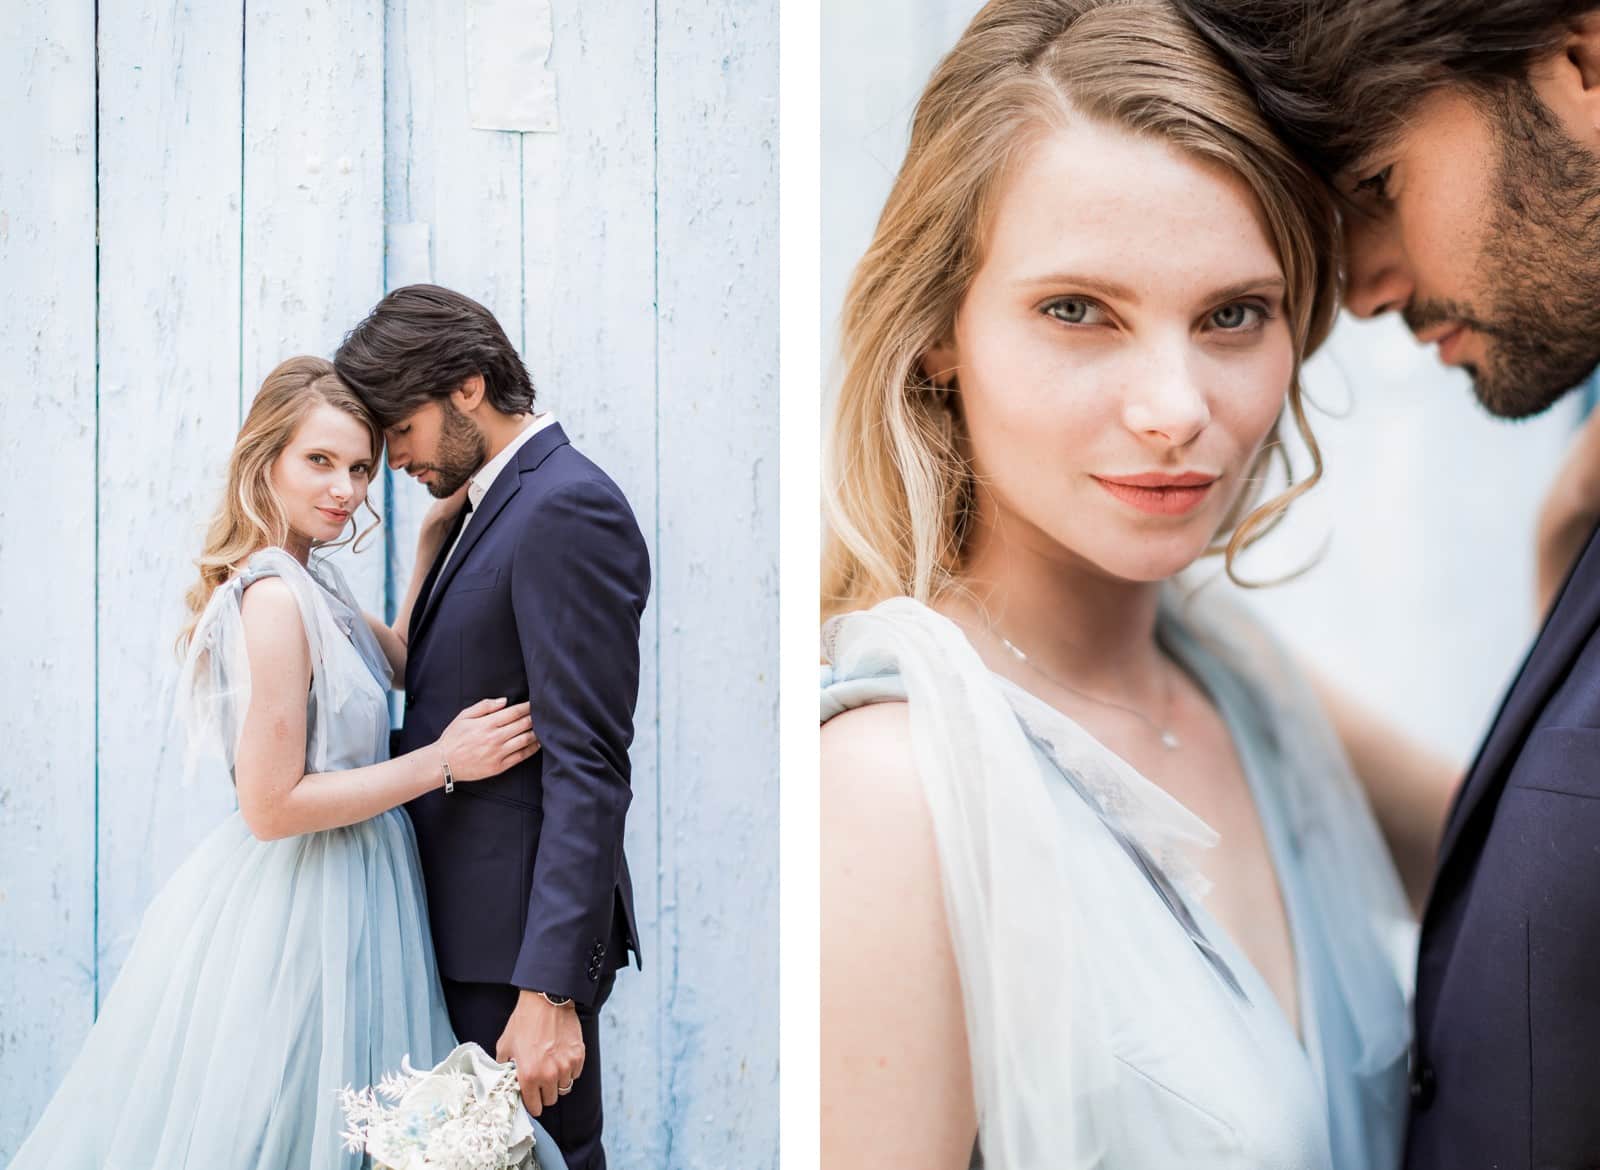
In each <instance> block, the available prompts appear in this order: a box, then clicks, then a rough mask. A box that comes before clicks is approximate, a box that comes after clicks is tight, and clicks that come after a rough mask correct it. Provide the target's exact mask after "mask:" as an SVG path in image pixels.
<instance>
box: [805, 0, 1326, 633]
mask: <svg viewBox="0 0 1600 1170" xmlns="http://www.w3.org/2000/svg"><path fill="white" fill-rule="evenodd" d="M1074 117H1088V118H1094V119H1096V120H1097V121H1100V122H1103V123H1106V124H1109V125H1112V126H1119V127H1123V128H1125V129H1127V130H1130V131H1132V132H1134V133H1138V134H1145V135H1149V136H1151V137H1154V138H1158V139H1160V140H1162V141H1164V142H1168V143H1171V144H1172V145H1173V146H1175V147H1177V148H1179V149H1180V150H1183V151H1185V152H1187V153H1189V154H1190V155H1192V156H1194V157H1197V158H1200V159H1204V160H1208V161H1210V162H1213V163H1217V164H1220V165H1221V166H1223V167H1225V168H1226V169H1227V170H1229V171H1231V172H1232V173H1234V174H1236V175H1238V176H1239V177H1240V178H1241V179H1243V180H1244V182H1245V183H1246V184H1247V185H1248V186H1249V188H1250V190H1251V191H1252V192H1253V193H1254V194H1255V196H1256V198H1257V200H1258V201H1259V202H1260V204H1261V209H1262V212H1263V213H1264V217H1265V220H1266V225H1267V230H1268V235H1269V237H1270V239H1271V241H1272V244H1273V246H1274V248H1275V250H1276V252H1277V254H1278V259H1279V262H1280V263H1281V264H1282V266H1283V272H1284V278H1285V281H1286V284H1287V290H1286V296H1285V311H1286V316H1287V317H1288V320H1289V323H1290V327H1291V330H1292V333H1293V338H1294V347H1295V365H1294V373H1293V376H1292V378H1291V381H1290V385H1289V388H1288V403H1287V405H1288V411H1289V413H1290V414H1291V415H1292V416H1293V418H1294V422H1295V425H1296V427H1297V428H1298V429H1299V432H1300V435H1301V436H1302V438H1303V440H1304V442H1305V444H1306V446H1307V447H1308V448H1309V450H1310V454H1311V460H1312V468H1311V472H1310V474H1309V475H1308V476H1307V477H1306V478H1305V479H1304V480H1302V481H1300V482H1299V483H1295V482H1294V478H1293V473H1292V469H1290V468H1289V466H1288V458H1287V455H1286V454H1285V453H1284V449H1283V445H1282V443H1281V440H1280V439H1279V437H1278V435H1277V434H1275V435H1274V440H1273V441H1271V442H1268V443H1267V444H1265V445H1264V446H1263V448H1262V451H1261V454H1260V455H1259V456H1258V457H1257V460H1256V464H1255V466H1254V467H1252V468H1251V469H1250V472H1249V476H1250V478H1251V480H1252V481H1254V482H1256V483H1257V484H1258V485H1259V483H1260V481H1261V479H1262V478H1264V476H1265V473H1266V471H1267V467H1268V464H1269V462H1270V460H1271V459H1272V458H1273V455H1274V452H1276V453H1277V455H1278V456H1279V457H1280V458H1281V459H1282V461H1283V465H1284V469H1285V473H1286V474H1287V475H1288V477H1289V480H1290V483H1289V487H1288V488H1287V490H1285V491H1284V492H1283V493H1281V494H1280V495H1278V496H1276V497H1275V498H1274V499H1272V500H1270V501H1268V502H1267V503H1265V504H1263V505H1261V506H1260V507H1254V505H1255V503H1256V499H1257V497H1258V496H1259V486H1258V487H1256V488H1255V489H1252V490H1250V491H1248V492H1247V493H1246V494H1245V495H1244V496H1243V497H1241V499H1240V501H1239V503H1238V504H1237V505H1236V506H1235V507H1234V509H1233V511H1232V512H1231V514H1230V515H1229V516H1228V517H1227V519H1226V521H1225V522H1224V528H1223V531H1224V532H1225V533H1231V535H1228V536H1227V537H1226V539H1225V540H1221V541H1220V542H1219V543H1218V544H1217V545H1216V546H1214V547H1213V549H1212V550H1211V551H1213V552H1219V551H1220V552H1225V553H1226V558H1227V568H1228V573H1229V575H1230V576H1234V569H1233V563H1234V558H1235V557H1237V556H1238V554H1239V553H1240V552H1242V551H1243V550H1244V549H1245V548H1246V547H1248V546H1249V545H1250V544H1251V543H1253V542H1254V541H1255V540H1257V539H1259V538H1260V537H1261V536H1263V535H1265V533H1266V532H1267V531H1268V530H1270V529H1271V528H1272V527H1273V525H1274V524H1276V523H1277V521H1278V520H1279V519H1281V518H1282V516H1283V515H1284V513H1285V511H1286V510H1287V509H1288V507H1289V505H1290V504H1291V503H1292V502H1293V501H1294V500H1295V499H1296V498H1297V497H1298V496H1300V495H1301V494H1302V493H1304V492H1305V491H1307V490H1308V489H1309V488H1310V487H1311V486H1312V485H1313V484H1314V483H1316V481H1317V479H1318V478H1319V477H1320V476H1321V474H1322V457H1321V453H1320V451H1319V450H1318V448H1317V444H1316V440H1315V439H1314V438H1313V436H1312V434H1311V429H1310V426H1309V424H1308V422H1307V420H1306V415H1305V407H1304V403H1303V401H1302V394H1301V390H1300V365H1301V362H1302V361H1303V360H1304V359H1305V357H1306V356H1308V355H1309V354H1310V353H1311V352H1312V351H1313V350H1314V349H1315V348H1316V347H1317V346H1318V345H1320V344H1321V343H1322V341H1323V340H1324V339H1325V338H1326V337H1327V334H1328V331H1329V329H1330V328H1331V327H1332V324H1333V317H1334V314H1335V311H1336V308H1337V294H1338V263H1339V258H1340V251H1339V231H1338V221H1337V216H1336V213H1335V210H1334V206H1333V203H1332V200H1331V198H1330V197H1329V195H1328V194H1327V192H1326V191H1325V189H1324V188H1323V187H1322V185H1321V184H1320V183H1319V182H1318V181H1317V180H1316V179H1315V178H1314V177H1313V176H1312V175H1311V173H1310V172H1309V171H1307V170H1306V169H1305V168H1304V167H1303V166H1302V165H1301V164H1300V163H1299V162H1298V161H1297V160H1296V159H1295V157H1294V156H1293V155H1292V154H1291V153H1290V152H1289V150H1288V148H1287V147H1285V146H1284V145H1283V144H1281V143H1280V142H1279V140H1278V139H1277V138H1276V137H1275V136H1274V135H1273V133H1272V131H1271V129H1270V128H1269V127H1268V125H1267V123H1266V121H1265V120H1264V119H1263V118H1262V116H1261V114H1260V112H1259V110H1258V109H1257V108H1256V106H1255V104H1254V102H1253V101H1252V100H1251V98H1250V96H1249V94H1248V93H1247V92H1246V90H1245V89H1244V87H1243V85H1242V84H1241V83H1240V82H1239V80H1238V79H1237V78H1235V77H1234V75H1233V74H1232V73H1230V72H1229V71H1228V69H1227V67H1226V66H1225V65H1224V64H1223V63H1222V62H1221V60H1219V59H1218V57H1217V55H1216V54H1215V52H1214V51H1213V50H1212V49H1211V48H1210V46H1209V45H1207V43H1206V42H1205V41H1204V40H1202V39H1201V38H1200V37H1199V35H1198V34H1196V33H1195V32H1194V31H1193V29H1191V28H1190V26H1189V25H1188V24H1187V23H1185V22H1184V20H1183V18H1182V17H1181V16H1180V15H1179V14H1178V13H1177V12H1176V11H1174V9H1173V8H1172V7H1171V6H1170V5H1169V4H1168V3H1166V2H1165V0H993V2H991V3H989V4H987V5H985V6H984V8H983V10H982V11H981V12H979V13H978V15H977V17H976V18H974V20H973V21H972V23H971V24H970V25H969V26H968V27H967V30H966V32H965V33H963V34H962V36H961V39H960V40H959V41H958V42H957V43H956V46H955V48H953V49H952V50H951V51H950V53H949V54H948V55H947V56H946V57H945V58H944V60H943V61H941V62H940V64H939V67H938V68H937V69H936V70H935V71H934V74H933V77H932V79H931V80H930V81H929V82H928V86H927V88H926V89H925V90H924V91H923V94H922V98H921V100H920V101H919V102H918V104H917V110H916V116H915V119H914V121H913V123H912V130H911V144H910V147H909V148H908V150H907V151H906V158H905V162H904V163H903V164H902V165H901V168H900V173H899V176H898V178H897V179H896V180H895V184H894V188H893V190H892V191H891V192H890V195H889V200H888V203H887V204H886V205H885V206H884V209H883V214H882V216H881V217H880V218H879V220H878V226H877V230H876V232H875V233H874V235H873V239H872V244H871V246H870V247H869V248H868V249H867V252H866V255H865V256H863V257H862V259H861V262H860V263H859V264H858V265H857V267H856V270H855V275H854V277H853V279H852V281H851V284H850V288H849V292H848V293H847V295H846V297H845V304H844V312H843V316H842V320H841V339H842V354H841V356H842V359H843V379H842V382H841V385H840V389H839V393H838V398H837V401H836V403H835V406H834V411H833V425H832V434H831V437H830V444H829V448H830V449H829V468H828V471H827V473H826V480H825V482H826V488H825V492H826V494H825V500H824V509H825V512H824V514H825V519H826V522H827V529H828V531H827V536H826V547H825V549H824V553H823V564H822V610H823V616H824V617H827V616H830V615H832V614H836V613H843V612H846V611H848V610H852V609H860V608H863V607H866V606H870V605H872V604H875V603H876V602H878V601H880V600H882V599H884V598H886V597H893V596H898V595H902V594H904V595H908V596H911V597H914V598H916V599H918V600H919V601H923V602H927V601H929V600H930V599H931V598H933V597H935V596H936V595H937V594H938V593H939V592H941V591H942V590H943V589H944V588H945V587H946V586H947V585H949V584H950V583H951V581H952V580H953V579H954V578H955V576H956V575H957V574H958V573H959V571H960V566H961V557H962V552H963V544H964V538H965V530H966V528H967V526H968V521H969V519H970V516H971V513H972V508H973V501H974V481H973V474H972V470H971V468H970V466H969V465H968V463H967V461H966V459H965V458H964V457H963V455H962V453H961V452H962V445H963V444H962V437H961V435H960V433H959V427H960V421H959V417H958V414H957V410H956V404H955V402H954V400H953V397H952V395H951V394H949V393H948V392H947V391H943V390H940V389H938V388H936V387H934V386H933V385H931V384H930V382H929V380H928V378H927V377H926V376H925V374H924V371H923V370H922V368H921V363H922V359H923V355H924V354H926V353H927V352H928V351H929V350H930V349H931V348H933V347H934V346H935V345H936V344H938V343H939V342H941V341H943V340H944V339H946V338H947V337H948V336H949V334H950V331H951V330H952V328H953V327H954V323H955V318H956V313H957V310H958V309H959V308H960V306H961V302H962V300H963V298H964V297H965V296H966V292H967V289H968V287H969V286H970V285H971V283H972V280H973V278H974V276H975V275H976V273H977V271H978V269H979V267H980V265H981V264H982V261H983V248H984V244H985V241H986V238H987V235H988V224H989V217H990V210H991V208H992V205H993V203H994V201H995V199H996V197H997V194H998V190H997V189H998V188H999V186H1000V179H1001V178H1002V177H1003V176H1004V175H1005V174H1006V173H1007V172H1008V170H1009V169H1010V168H1011V167H1013V166H1014V165H1015V164H1016V163H1017V161H1018V159H1019V158H1020V156H1021V155H1022V153H1023V151H1025V150H1026V149H1027V147H1028V146H1029V145H1031V143H1032V142H1034V141H1036V136H1037V134H1038V133H1039V132H1040V131H1044V130H1049V129H1052V128H1055V127H1059V126H1062V125H1065V124H1068V122H1069V120H1070V119H1072V118H1074ZM1129 179H1130V181H1136V176H1129ZM1282 421H1283V420H1282V418H1281V417H1280V419H1279V422H1278V427H1279V428H1280V429H1281V427H1282ZM1234 579H1235V580H1238V578H1237V577H1236V576H1235V577H1234ZM1241 583H1242V582H1241Z"/></svg>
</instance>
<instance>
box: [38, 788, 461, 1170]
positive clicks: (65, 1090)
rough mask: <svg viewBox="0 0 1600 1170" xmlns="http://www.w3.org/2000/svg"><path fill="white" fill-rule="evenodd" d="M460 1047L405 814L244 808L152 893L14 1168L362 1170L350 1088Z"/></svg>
mask: <svg viewBox="0 0 1600 1170" xmlns="http://www.w3.org/2000/svg"><path fill="white" fill-rule="evenodd" d="M454 1043H455V1037H454V1035H453V1034H452V1032H451V1029H450V1022H449V1017H448V1015H447V1014H446V1012H445V1006H444V999H443V995H442V993H441V992H440V990H439V980H438V975H437V972H436V970H435V966H434V959H433V946H432V942H431V939H430V937H429V934H428V919H427V910H426V902H425V901H424V893H423V888H422V876H421V872H420V870H419V869H418V866H417V859H416V842H415V839H414V837H413V836H412V830H411V822H410V820H409V819H408V818H407V817H406V815H405V813H403V812H401V811H400V810H398V809H395V810H391V811H389V812H386V813H383V814H381V815H380V816H377V817H374V818H373V819H371V820H369V821H365V822H363V823H361V824H359V825H353V826H351V827H349V828H344V829H333V830H329V831H327V832H321V833H312V834H308V835H306V836H303V837H292V838H288V839H285V840H281V841H258V840H256V839H255V838H254V837H253V836H251V834H250V831H249V830H248V829H247V828H246V827H245V825H244V821H243V820H242V819H241V818H240V816H239V815H238V814H237V813H235V814H234V815H232V816H231V817H229V818H228V819H227V820H226V821H224V822H223V823H222V824H221V825H219V826H218V827H217V828H216V829H215V830H214V831H213V832H212V833H211V834H210V835H209V836H207V837H206V839H205V840H204V841H203V842H202V843H201V845H200V847H199V848H198V849H197V850H196V851H195V853H194V854H193V855H192V856H191V857H190V858H189V859H188V860H187V861H186V862H184V864H183V866H182V867H181V868H180V869H179V870H178V871H177V872H176V873H175V874H173V876H172V879H171V880H170V881H169V882H168V883H167V884H166V886H165V887H163V888H162V890H161V892H160V893H159V894H158V895H157V896H156V898H155V900H154V901H153V902H152V903H151V904H150V908H149V909H148V910H147V911H146V913H145V917H144V921H143V924H142V925H141V926H140V929H139V935H138V938H137V939H136V941H135V942H134V945H133V949H132V951H131V953H130V954H129V956H128V959H127V962H126V963H125V964H124V966H123V968H122V972H121V974H120V975H119V977H118V978H117V982H116V985H115V986H114V987H113V989H112V991H111V994H110V996H109V997H108V998H107V999H106V1002H105V1004H104V1006H103V1008H102V1010H101V1013H100V1016H99V1019H98V1020H97V1021H96V1022H95V1025H94V1027H93V1028H92V1029H91V1031H90V1033H89V1036H88V1039H87V1040H86V1041H85V1043H84V1047H83V1050H82V1052H81V1053H80V1054H79V1055H78V1058H77V1060H76V1061H75V1062H74V1063H73V1065H72V1067H71V1069H70V1070H69V1071H68V1073H67V1075H66V1077H65V1079H64V1080H63V1081H62V1083H61V1086H60V1088H59V1089H58V1090H57V1092H56V1095H55V1096H54V1098H52V1100H51V1102H50V1105H49V1107H48V1108H47V1109H46V1110H45V1113H44V1115H43V1117H42V1118H41V1119H40V1121H39V1124H38V1126H37V1127H36V1128H35V1129H34V1131H33V1133H32V1134H31V1135H30V1136H29V1138H28V1140H27V1141H26V1142H25V1143H24V1144H23V1146H22V1149H21V1150H20V1151H19V1152H18V1154H17V1156H16V1159H15V1160H14V1161H13V1162H12V1163H11V1170H91V1168H92V1170H228V1168H233V1167H238V1168H241V1170H243V1168H250V1170H356V1168H358V1167H360V1166H361V1165H362V1158H361V1155H359V1154H351V1153H347V1152H346V1151H345V1150H344V1148H343V1143H342V1140H341V1137H340V1135H341V1133H342V1131H343V1128H344V1119H343V1113H342V1110H341V1109H340V1106H339V1102H338V1098H337V1093H338V1090H339V1089H341V1088H343V1087H345V1086H347V1085H353V1086H355V1087H357V1088H360V1087H362V1086H365V1085H368V1084H372V1083H375V1082H376V1081H377V1080H379V1079H380V1078H381V1077H382V1076H383V1075H384V1074H385V1073H388V1072H391V1071H393V1070H395V1069H397V1068H399V1066H400V1062H401V1059H402V1058H403V1057H405V1056H408V1055H409V1056H410V1058H411V1062H412V1064H413V1065H416V1066H417V1067H421V1068H425V1067H427V1066H429V1065H431V1064H433V1063H434V1062H436V1061H437V1060H440V1059H442V1058H443V1057H444V1056H445V1055H446V1054H447V1053H448V1052H449V1051H450V1049H451V1048H452V1046H453V1045H454Z"/></svg>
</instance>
